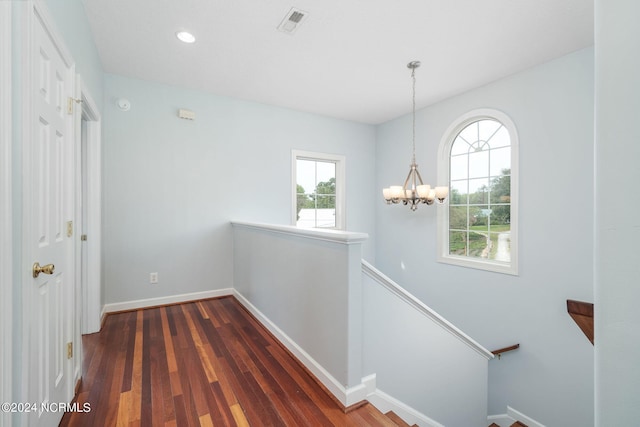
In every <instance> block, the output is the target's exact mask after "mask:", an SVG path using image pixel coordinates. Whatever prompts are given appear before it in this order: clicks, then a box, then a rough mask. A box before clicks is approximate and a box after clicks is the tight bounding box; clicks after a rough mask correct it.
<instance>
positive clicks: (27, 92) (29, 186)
mask: <svg viewBox="0 0 640 427" xmlns="http://www.w3.org/2000/svg"><path fill="white" fill-rule="evenodd" d="M20 4H21V7H22V10H21V13H22V28H21V38H22V63H21V65H20V68H21V77H22V96H21V100H22V110H21V114H22V120H21V131H22V137H21V147H22V222H23V226H22V236H21V239H22V251H21V255H22V260H21V273H22V306H21V309H22V337H21V341H22V347H21V355H22V357H23V360H24V358H26V357H27V356H28V355H29V353H30V348H29V346H30V341H31V340H30V330H31V312H32V310H31V309H32V307H31V300H32V296H33V278H32V277H31V274H30V273H31V264H32V263H33V260H34V254H33V249H32V244H31V242H32V241H33V234H34V231H33V230H31V228H30V227H29V224H31V223H32V222H33V214H32V212H31V209H30V208H31V206H30V205H29V203H30V202H29V197H28V195H30V194H32V192H33V189H34V182H33V175H34V171H33V168H32V164H33V153H32V147H31V142H32V141H33V140H34V135H33V123H32V118H33V115H34V114H33V113H34V111H33V109H34V99H35V96H36V89H35V88H34V87H33V73H34V72H35V71H34V63H33V58H34V50H35V46H34V44H35V22H36V19H40V21H41V22H42V24H43V27H44V29H45V30H46V31H47V32H48V33H49V36H50V38H51V41H52V42H53V45H54V46H55V47H56V49H57V50H58V52H59V53H60V56H61V58H62V60H63V61H64V64H65V66H66V67H67V68H68V69H69V73H70V76H69V80H70V81H69V84H70V88H75V75H76V73H75V63H74V61H73V57H72V56H71V54H70V53H69V50H68V49H67V47H66V45H65V43H64V41H63V39H62V37H61V36H60V34H59V33H58V31H57V30H56V28H55V25H54V24H53V23H54V20H53V19H52V18H51V15H50V13H49V11H48V9H47V8H46V6H45V5H44V4H43V3H42V2H40V1H34V0H23V1H22V2H20ZM73 94H74V91H73V89H72V91H70V93H69V94H68V95H69V96H70V95H73ZM69 137H70V140H71V143H72V144H73V143H74V141H75V127H74V126H73V125H72V126H70V129H69ZM72 148H73V147H72ZM70 151H71V152H72V154H73V155H75V153H74V152H73V149H72V150H70ZM70 164H72V165H74V166H73V170H71V171H69V173H70V174H71V177H70V178H68V179H69V181H68V184H71V185H73V186H75V183H76V180H75V177H76V176H77V171H76V170H75V164H76V162H75V159H72V160H71V162H70ZM66 191H68V192H69V194H70V195H71V196H72V197H75V188H68V189H67V190H66ZM64 212H65V215H68V216H67V218H69V217H70V218H69V219H70V220H72V221H73V224H74V228H75V224H76V223H77V221H76V219H77V218H75V201H74V200H70V201H69V203H68V205H65V207H64ZM76 236H77V233H75V230H74V235H73V237H74V238H73V239H72V243H71V249H70V251H71V254H70V256H69V264H68V265H67V266H65V268H68V269H69V270H68V271H69V272H70V274H69V278H70V280H71V283H70V284H69V286H70V289H71V291H70V292H69V294H68V298H69V297H71V298H73V297H72V295H71V294H72V293H73V291H74V290H75V277H74V274H73V272H74V271H75V263H76V262H75V258H74V256H73V254H74V253H76V252H77V250H76V247H77V244H76V239H75V237H76ZM67 301H69V299H67ZM75 311H76V310H75V303H74V302H73V301H69V310H68V312H67V313H66V316H67V317H66V319H65V322H66V326H65V327H66V332H65V333H66V336H67V337H69V339H71V340H73V339H74V335H73V330H72V328H73V325H74V324H75V322H76V318H77V315H78V313H76V312H75ZM76 346H77V344H76ZM79 353H81V352H79ZM73 359H75V357H74V358H73ZM73 359H72V360H67V362H66V363H67V366H66V368H65V369H66V370H67V373H68V375H69V379H70V380H69V381H68V388H67V391H66V393H67V398H68V400H69V401H71V399H72V398H73V394H74V386H75V384H74V382H73V381H72V378H73V370H72V364H71V363H72V362H73ZM21 382H22V392H21V396H22V398H21V400H22V401H23V402H28V401H29V400H30V397H31V396H30V394H29V393H30V390H29V384H30V369H29V366H28V364H26V363H25V364H23V365H22V373H21ZM23 419H24V420H25V421H26V417H23Z"/></svg>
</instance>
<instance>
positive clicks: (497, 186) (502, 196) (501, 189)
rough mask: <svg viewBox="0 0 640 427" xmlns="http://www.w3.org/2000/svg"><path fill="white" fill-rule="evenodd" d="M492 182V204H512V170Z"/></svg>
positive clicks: (507, 170) (506, 170)
mask: <svg viewBox="0 0 640 427" xmlns="http://www.w3.org/2000/svg"><path fill="white" fill-rule="evenodd" d="M504 172H505V173H506V175H501V176H498V177H495V178H493V179H492V180H491V203H511V175H509V174H510V173H511V169H504Z"/></svg>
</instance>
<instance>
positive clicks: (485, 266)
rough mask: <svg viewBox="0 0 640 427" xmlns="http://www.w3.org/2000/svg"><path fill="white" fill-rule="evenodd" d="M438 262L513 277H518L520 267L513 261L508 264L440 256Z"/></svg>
mask: <svg viewBox="0 0 640 427" xmlns="http://www.w3.org/2000/svg"><path fill="white" fill-rule="evenodd" d="M438 262H440V263H443V264H450V265H457V266H458V267H467V268H473V269H476V270H484V271H490V272H493V273H502V274H510V275H513V276H517V275H518V266H517V264H516V263H515V262H513V261H512V262H511V263H506V262H501V261H491V260H486V259H473V258H468V257H460V256H455V255H446V256H439V257H438Z"/></svg>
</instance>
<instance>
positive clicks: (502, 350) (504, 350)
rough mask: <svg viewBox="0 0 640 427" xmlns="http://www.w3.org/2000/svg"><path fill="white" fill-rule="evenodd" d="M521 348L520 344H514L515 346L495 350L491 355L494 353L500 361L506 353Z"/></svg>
mask: <svg viewBox="0 0 640 427" xmlns="http://www.w3.org/2000/svg"><path fill="white" fill-rule="evenodd" d="M519 348H520V344H514V345H510V346H509V347H504V348H499V349H497V350H493V351H492V352H491V353H493V355H494V356H498V359H500V357H501V356H502V353H506V352H507V351H513V350H517V349H519Z"/></svg>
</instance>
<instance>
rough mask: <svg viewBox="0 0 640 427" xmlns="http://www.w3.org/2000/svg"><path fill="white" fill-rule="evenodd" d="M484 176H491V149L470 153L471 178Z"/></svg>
mask: <svg viewBox="0 0 640 427" xmlns="http://www.w3.org/2000/svg"><path fill="white" fill-rule="evenodd" d="M452 160H453V159H452ZM484 176H489V151H488V150H483V151H474V152H472V153H470V154H469V178H479V177H484Z"/></svg>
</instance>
